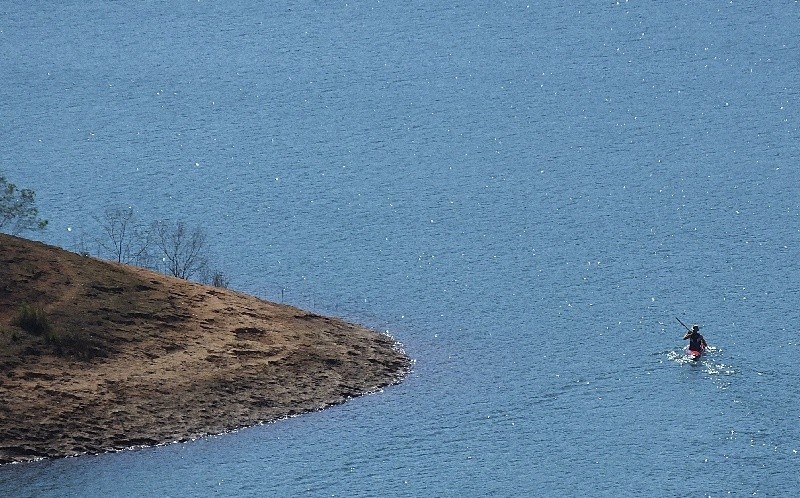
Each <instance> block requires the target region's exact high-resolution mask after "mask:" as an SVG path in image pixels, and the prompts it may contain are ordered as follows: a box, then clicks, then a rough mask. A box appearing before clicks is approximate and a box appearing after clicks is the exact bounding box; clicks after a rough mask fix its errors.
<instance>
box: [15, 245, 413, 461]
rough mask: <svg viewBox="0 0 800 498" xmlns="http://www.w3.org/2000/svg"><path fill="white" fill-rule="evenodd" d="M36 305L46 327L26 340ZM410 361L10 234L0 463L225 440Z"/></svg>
mask: <svg viewBox="0 0 800 498" xmlns="http://www.w3.org/2000/svg"><path fill="white" fill-rule="evenodd" d="M32 310H33V311H36V312H38V313H41V314H40V315H39V316H40V317H41V316H42V315H43V318H42V319H41V322H42V323H44V327H43V328H42V329H40V330H36V329H34V332H29V331H26V330H24V329H23V328H22V327H20V326H19V318H20V316H21V313H23V311H28V312H31V311H32ZM47 327H49V330H47ZM408 366H409V360H408V358H407V357H406V356H405V355H404V354H403V353H402V352H401V351H399V350H398V349H397V348H396V345H395V344H394V343H393V341H392V340H391V339H390V338H389V337H387V336H385V335H382V334H378V333H376V332H374V331H371V330H368V329H365V328H363V327H360V326H357V325H353V324H349V323H346V322H344V321H342V320H339V319H336V318H328V317H323V316H319V315H315V314H312V313H308V312H305V311H302V310H300V309H298V308H294V307H291V306H285V305H278V304H274V303H269V302H265V301H262V300H260V299H257V298H255V297H252V296H248V295H245V294H241V293H238V292H234V291H230V290H226V289H221V288H215V287H209V286H204V285H199V284H195V283H191V282H188V281H185V280H180V279H176V278H171V277H166V276H164V275H161V274H159V273H155V272H152V271H149V270H145V269H142V268H136V267H132V266H127V265H121V264H116V263H110V262H106V261H101V260H97V259H94V258H91V257H84V256H80V255H78V254H74V253H71V252H67V251H64V250H61V249H58V248H55V247H51V246H47V245H44V244H41V243H38V242H32V241H29V240H25V239H20V238H16V237H11V236H8V235H3V234H0V400H2V401H0V463H8V462H12V461H24V460H30V459H34V458H40V457H59V456H67V455H75V454H83V453H98V452H103V451H109V450H116V449H123V448H128V447H131V446H140V445H154V444H161V443H167V442H171V441H183V440H187V439H191V438H194V437H198V436H201V435H205V434H214V433H221V432H224V431H227V430H232V429H236V428H240V427H244V426H250V425H254V424H257V423H260V422H266V421H271V420H275V419H278V418H281V417H285V416H287V415H293V414H298V413H302V412H307V411H311V410H317V409H320V408H324V407H326V406H329V405H331V404H336V403H341V402H343V401H345V400H346V399H347V398H348V397H352V396H357V395H359V394H363V393H367V392H371V391H374V390H376V389H379V388H380V387H383V386H386V385H388V384H391V383H394V382H397V381H398V380H399V379H400V378H401V377H402V375H403V374H404V373H405V372H406V370H407V369H408Z"/></svg>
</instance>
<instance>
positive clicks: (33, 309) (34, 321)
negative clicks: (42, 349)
mask: <svg viewBox="0 0 800 498" xmlns="http://www.w3.org/2000/svg"><path fill="white" fill-rule="evenodd" d="M12 323H13V324H14V325H16V326H18V327H19V328H21V329H22V330H24V331H25V332H28V333H29V334H33V335H47V334H50V333H51V332H52V330H53V327H52V326H51V325H50V321H49V320H48V319H47V315H46V314H45V313H44V310H43V309H42V308H41V307H39V306H32V305H30V304H23V305H22V306H20V307H19V311H18V312H17V316H16V317H15V318H14V321H13V322H12Z"/></svg>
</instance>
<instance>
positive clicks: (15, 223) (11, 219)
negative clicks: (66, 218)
mask: <svg viewBox="0 0 800 498" xmlns="http://www.w3.org/2000/svg"><path fill="white" fill-rule="evenodd" d="M35 201H36V194H35V193H34V192H33V190H30V189H27V188H24V189H22V190H19V189H17V186H16V185H14V184H13V183H11V182H9V181H8V180H6V177H4V176H3V175H0V232H2V231H4V230H7V229H8V228H7V227H11V233H13V234H17V233H20V232H23V231H25V230H44V229H45V227H46V226H47V220H42V219H39V210H38V209H36V206H35Z"/></svg>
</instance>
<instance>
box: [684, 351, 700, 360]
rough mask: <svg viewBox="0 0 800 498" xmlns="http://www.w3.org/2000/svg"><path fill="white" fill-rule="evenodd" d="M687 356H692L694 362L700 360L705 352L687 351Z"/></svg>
mask: <svg viewBox="0 0 800 498" xmlns="http://www.w3.org/2000/svg"><path fill="white" fill-rule="evenodd" d="M686 354H687V355H689V356H691V357H692V359H693V360H697V359H699V358H700V357H701V356H702V355H703V351H702V350H701V351H696V350H694V349H687V350H686Z"/></svg>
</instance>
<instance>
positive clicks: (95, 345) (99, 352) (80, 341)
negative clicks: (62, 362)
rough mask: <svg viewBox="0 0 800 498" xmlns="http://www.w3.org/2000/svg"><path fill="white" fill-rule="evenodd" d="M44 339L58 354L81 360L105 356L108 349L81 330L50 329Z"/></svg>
mask: <svg viewBox="0 0 800 498" xmlns="http://www.w3.org/2000/svg"><path fill="white" fill-rule="evenodd" d="M45 339H46V340H47V342H48V343H49V344H51V345H52V346H53V348H54V349H55V353H56V354H57V355H60V356H74V357H76V358H79V359H81V360H91V359H92V358H98V357H100V358H105V357H106V356H108V351H106V349H105V348H104V347H103V345H102V344H101V343H100V341H97V340H96V339H94V338H93V337H90V336H88V335H87V334H85V333H81V332H68V333H59V332H53V331H51V332H50V333H49V334H47V336H45Z"/></svg>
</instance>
